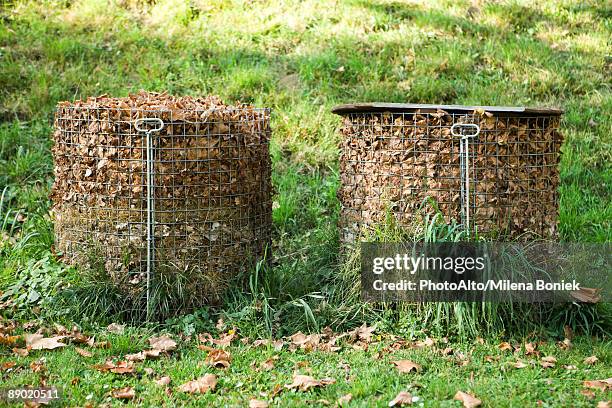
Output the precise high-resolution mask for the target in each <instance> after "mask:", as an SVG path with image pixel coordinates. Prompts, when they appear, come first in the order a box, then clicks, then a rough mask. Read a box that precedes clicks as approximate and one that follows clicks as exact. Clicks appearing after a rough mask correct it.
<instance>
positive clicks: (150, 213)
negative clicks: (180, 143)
mask: <svg viewBox="0 0 612 408" xmlns="http://www.w3.org/2000/svg"><path fill="white" fill-rule="evenodd" d="M141 125H154V126H156V127H153V128H146V127H145V128H143V127H141ZM163 127H164V122H163V121H162V120H161V119H159V118H145V119H138V120H137V121H136V123H135V128H136V130H138V131H139V132H144V133H145V139H146V140H145V143H146V151H147V154H146V174H147V181H146V187H147V272H146V277H147V289H146V290H147V320H150V318H151V316H152V310H151V306H152V303H151V280H152V278H153V273H154V268H155V194H154V188H155V184H154V182H155V180H154V174H155V172H154V170H155V169H154V163H155V149H154V143H153V137H152V136H151V134H152V133H154V132H159V131H160V130H162V129H163Z"/></svg>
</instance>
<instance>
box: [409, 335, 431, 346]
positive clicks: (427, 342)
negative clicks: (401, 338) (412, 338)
mask: <svg viewBox="0 0 612 408" xmlns="http://www.w3.org/2000/svg"><path fill="white" fill-rule="evenodd" d="M434 344H435V342H434V341H433V339H431V338H429V337H427V338H425V340H423V341H421V340H419V341H417V342H415V343H414V344H413V345H412V347H413V348H423V347H431V346H433V345H434Z"/></svg>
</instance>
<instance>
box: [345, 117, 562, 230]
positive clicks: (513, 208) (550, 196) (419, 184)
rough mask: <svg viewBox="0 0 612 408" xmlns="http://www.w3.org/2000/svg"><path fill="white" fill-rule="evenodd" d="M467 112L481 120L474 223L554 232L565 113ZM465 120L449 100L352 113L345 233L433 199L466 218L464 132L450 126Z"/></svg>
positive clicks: (410, 214)
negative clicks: (447, 105)
mask: <svg viewBox="0 0 612 408" xmlns="http://www.w3.org/2000/svg"><path fill="white" fill-rule="evenodd" d="M465 118H469V119H466V120H465V123H478V124H479V125H480V129H481V130H480V134H479V135H478V136H477V138H475V139H473V142H470V155H471V157H470V183H471V185H470V208H471V210H470V212H471V221H470V224H471V226H472V228H473V229H474V228H475V229H476V230H478V232H479V233H482V234H491V235H497V236H506V237H512V238H515V237H518V236H521V235H523V236H525V234H529V233H534V234H536V235H538V236H540V237H546V238H551V237H555V236H556V232H557V214H558V202H559V198H558V191H557V188H558V185H559V170H558V164H559V158H560V157H559V148H560V146H561V142H562V137H561V135H560V134H559V132H558V131H557V129H558V126H559V116H541V117H530V118H524V117H517V116H506V117H504V116H496V115H495V114H492V113H489V112H484V111H480V112H479V111H476V112H474V114H473V115H466V116H465ZM462 120H463V117H462V116H453V115H450V114H449V113H447V112H445V111H443V110H438V111H437V112H429V113H422V112H420V111H417V112H414V113H405V114H401V113H400V114H392V113H389V112H387V113H380V114H371V113H364V114H359V113H354V114H351V115H348V116H345V117H344V119H343V127H342V129H341V133H342V135H343V140H342V145H341V159H340V171H341V176H340V177H341V182H342V186H341V188H340V190H339V192H338V196H339V198H340V201H341V203H342V216H341V225H342V228H343V239H344V240H345V241H348V242H352V241H354V240H355V239H356V237H358V236H360V235H361V234H362V233H363V228H364V227H365V228H368V227H375V226H376V225H379V224H380V223H381V222H383V221H385V219H386V217H387V216H388V215H389V214H391V215H393V217H394V218H395V219H396V220H397V221H398V222H399V223H400V224H401V225H410V224H411V223H412V222H413V221H415V219H414V218H415V217H416V214H418V213H420V211H419V209H420V208H422V207H423V203H425V202H427V201H428V199H432V200H433V201H434V202H435V203H436V204H435V208H436V209H437V210H439V211H440V212H441V213H442V215H443V216H444V218H445V220H446V221H447V222H450V221H451V220H453V219H454V220H457V221H459V222H461V167H460V149H459V147H460V143H459V139H460V138H459V137H456V136H452V135H451V126H452V125H453V124H454V123H461V122H462ZM469 132H471V130H470V129H468V130H467V131H466V133H469Z"/></svg>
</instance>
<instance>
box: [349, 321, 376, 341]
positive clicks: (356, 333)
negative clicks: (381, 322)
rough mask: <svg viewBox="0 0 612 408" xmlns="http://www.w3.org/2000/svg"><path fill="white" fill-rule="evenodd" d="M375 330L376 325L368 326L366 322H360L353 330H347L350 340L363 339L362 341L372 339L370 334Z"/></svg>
mask: <svg viewBox="0 0 612 408" xmlns="http://www.w3.org/2000/svg"><path fill="white" fill-rule="evenodd" d="M374 331H376V326H368V325H367V324H365V323H364V324H362V325H361V326H359V327H357V328H356V329H355V330H353V331H350V332H349V337H350V338H351V339H352V340H359V341H363V342H364V343H370V342H371V341H372V335H373V333H374Z"/></svg>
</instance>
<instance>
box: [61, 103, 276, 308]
mask: <svg viewBox="0 0 612 408" xmlns="http://www.w3.org/2000/svg"><path fill="white" fill-rule="evenodd" d="M143 118H159V119H160V120H161V121H162V122H163V127H162V128H161V129H159V130H156V129H155V127H156V125H155V124H152V123H151V121H143ZM269 120H270V111H269V110H268V109H253V108H240V109H224V110H223V111H222V112H216V111H212V110H208V111H178V110H159V111H157V110H154V111H152V110H139V109H120V108H116V109H115V108H86V107H73V106H60V107H59V108H58V110H57V112H56V120H55V129H56V130H55V133H54V140H55V145H54V148H53V153H54V160H55V177H56V181H55V184H54V187H53V192H52V198H53V201H54V210H53V211H54V215H55V221H56V222H55V233H56V246H57V249H58V250H59V251H61V253H62V254H63V257H64V259H65V260H66V261H68V262H69V263H74V264H79V265H82V266H86V267H89V268H101V269H103V270H104V271H105V273H106V274H107V275H108V276H109V277H110V278H111V280H112V281H113V282H114V283H116V284H117V285H118V287H119V288H120V289H121V290H122V292H123V293H125V294H126V295H127V296H128V297H130V298H133V299H141V301H140V302H139V301H136V302H134V304H133V305H134V307H142V306H143V303H142V298H143V296H145V292H146V291H148V290H150V289H148V288H147V286H148V285H150V284H151V282H150V279H149V278H151V279H153V280H155V279H157V281H156V282H157V283H159V284H160V285H164V284H165V285H167V286H168V285H169V286H177V287H174V288H173V287H169V288H168V287H166V288H165V289H164V290H162V289H160V288H157V289H158V290H157V292H156V293H157V303H158V304H159V303H164V302H165V307H166V309H168V308H170V309H172V308H173V307H178V306H176V305H177V304H180V305H181V306H180V307H195V306H197V305H200V304H203V303H207V302H210V301H214V300H215V299H216V296H217V294H218V293H219V292H220V291H221V290H223V288H224V287H225V286H224V285H225V283H226V282H227V281H228V280H229V279H231V278H233V277H235V276H236V275H237V274H238V273H239V271H240V270H242V269H243V268H244V267H245V266H247V265H252V264H253V262H255V261H257V260H258V259H260V258H261V257H262V256H263V253H264V251H265V248H266V247H267V246H268V245H269V244H270V240H271V181H270V174H271V164H270V156H269V140H270V126H269ZM157 127H159V126H157ZM143 128H144V129H143ZM138 129H141V130H147V131H151V132H150V138H151V148H150V149H147V143H146V140H147V136H146V132H143V131H139V130H138ZM148 158H150V159H151V160H152V161H151V163H152V166H151V176H152V177H151V179H150V180H152V184H151V185H150V189H149V184H150V183H148V182H147V180H148V179H147V159H148ZM148 192H150V194H151V198H152V201H151V203H150V204H148V202H147V194H148ZM149 205H150V207H149ZM149 213H151V215H152V223H151V222H148V221H147V220H148V219H147V215H148V214H149ZM148 225H153V229H152V233H151V235H152V236H151V237H150V239H151V241H152V243H153V249H152V253H150V254H147V238H148V237H147V230H148ZM148 258H152V259H153V265H152V266H151V269H152V277H150V276H149V275H147V259H148ZM162 280H163V282H162ZM178 286H180V288H178ZM173 290H176V291H180V293H172V291H173ZM170 293H171V294H172V296H177V295H180V296H183V297H185V298H187V299H181V301H180V302H179V303H172V302H168V301H166V300H165V299H163V298H161V297H163V296H164V295H167V296H168V297H170ZM146 296H147V297H146V299H147V300H146V307H147V308H149V307H150V306H151V305H150V304H149V303H150V301H149V297H150V296H151V295H150V294H149V293H147V294H146Z"/></svg>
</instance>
